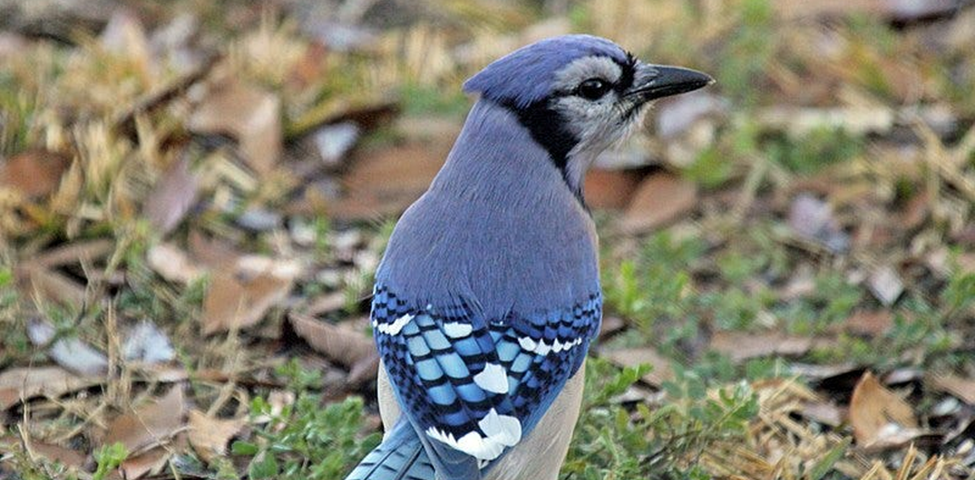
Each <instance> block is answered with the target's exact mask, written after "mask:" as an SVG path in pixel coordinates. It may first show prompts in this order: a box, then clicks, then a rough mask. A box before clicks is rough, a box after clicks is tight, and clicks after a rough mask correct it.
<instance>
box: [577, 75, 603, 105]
mask: <svg viewBox="0 0 975 480" xmlns="http://www.w3.org/2000/svg"><path fill="white" fill-rule="evenodd" d="M608 91H609V83H607V82H605V81H603V80H602V79H599V78H590V79H588V80H585V81H583V82H582V83H580V84H579V86H578V87H576V93H577V94H578V95H579V96H580V97H582V98H588V99H589V100H596V99H599V98H602V96H603V95H606V92H608Z"/></svg>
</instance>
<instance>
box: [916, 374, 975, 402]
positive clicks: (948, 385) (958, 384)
mask: <svg viewBox="0 0 975 480" xmlns="http://www.w3.org/2000/svg"><path fill="white" fill-rule="evenodd" d="M924 384H925V385H929V386H930V387H931V388H933V389H935V390H939V391H942V392H947V393H949V394H951V395H952V396H954V397H956V398H958V399H959V400H961V401H963V402H965V403H967V404H968V405H972V406H975V379H972V378H964V377H959V376H957V375H929V376H926V377H925V378H924Z"/></svg>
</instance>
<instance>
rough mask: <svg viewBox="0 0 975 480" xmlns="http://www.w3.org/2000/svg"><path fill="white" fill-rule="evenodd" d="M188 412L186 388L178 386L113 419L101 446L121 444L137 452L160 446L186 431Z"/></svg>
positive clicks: (130, 450)
mask: <svg viewBox="0 0 975 480" xmlns="http://www.w3.org/2000/svg"><path fill="white" fill-rule="evenodd" d="M186 409H187V405H186V399H185V398H184V397H183V387H182V386H180V385H175V386H173V387H172V388H171V389H169V392H167V393H166V394H165V395H163V396H162V397H161V398H159V399H158V400H156V401H154V402H151V403H148V404H144V405H141V406H139V407H138V408H136V409H134V410H132V411H129V412H127V413H124V414H122V415H120V416H119V417H117V418H115V419H114V420H112V421H111V422H110V423H109V424H108V427H107V429H106V431H105V435H104V437H102V439H101V441H100V442H99V443H100V444H101V445H111V444H113V443H116V442H120V443H122V444H123V445H125V448H126V450H127V451H129V452H133V453H138V452H141V451H142V450H144V449H146V448H147V447H152V446H156V445H159V444H161V443H163V442H165V441H167V440H169V439H170V438H172V437H173V436H174V435H175V434H177V433H178V432H179V431H181V430H182V429H183V427H184V426H185V425H186Z"/></svg>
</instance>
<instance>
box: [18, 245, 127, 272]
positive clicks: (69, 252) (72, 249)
mask: <svg viewBox="0 0 975 480" xmlns="http://www.w3.org/2000/svg"><path fill="white" fill-rule="evenodd" d="M113 251H115V241H113V240H110V239H107V238H100V239H97V240H85V241H78V242H72V243H69V244H66V245H62V246H60V247H57V248H52V249H50V250H47V251H45V252H43V253H40V254H38V255H36V256H35V257H34V258H32V259H31V261H30V264H31V265H33V266H37V267H44V268H54V267H60V266H63V265H81V264H84V263H90V262H93V261H95V260H101V259H103V258H105V257H107V256H108V255H109V254H111V253H112V252H113Z"/></svg>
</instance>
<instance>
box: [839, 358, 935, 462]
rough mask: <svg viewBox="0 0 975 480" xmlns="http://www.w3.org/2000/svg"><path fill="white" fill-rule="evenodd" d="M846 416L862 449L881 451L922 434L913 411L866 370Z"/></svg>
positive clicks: (855, 389)
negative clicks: (878, 449)
mask: <svg viewBox="0 0 975 480" xmlns="http://www.w3.org/2000/svg"><path fill="white" fill-rule="evenodd" d="M849 416H850V425H852V426H853V437H854V438H855V439H856V442H857V445H860V446H861V447H864V448H884V447H886V446H889V445H892V444H897V443H899V442H900V441H902V440H903V439H904V438H908V439H909V438H914V437H916V436H917V435H919V434H921V433H922V432H921V431H920V430H918V428H917V426H918V423H917V417H916V416H915V415H914V409H912V408H911V406H910V405H908V404H907V402H905V401H904V400H903V399H901V398H900V397H899V396H897V395H896V394H894V392H891V391H890V390H888V389H887V388H885V387H884V386H883V385H881V383H880V381H879V380H877V377H875V376H874V375H873V374H872V373H870V372H869V371H867V372H866V373H864V374H863V376H862V377H860V381H859V382H858V383H857V385H856V388H854V389H853V398H852V399H851V400H850V412H849Z"/></svg>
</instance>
